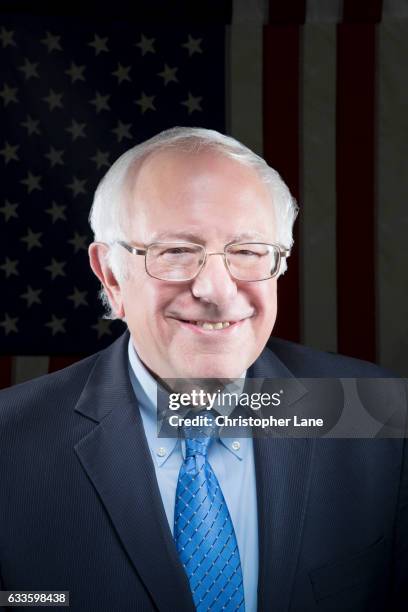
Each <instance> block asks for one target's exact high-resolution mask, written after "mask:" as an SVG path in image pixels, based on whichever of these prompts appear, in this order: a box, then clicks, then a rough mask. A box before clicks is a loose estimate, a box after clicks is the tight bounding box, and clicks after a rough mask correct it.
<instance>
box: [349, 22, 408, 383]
mask: <svg viewBox="0 0 408 612" xmlns="http://www.w3.org/2000/svg"><path fill="white" fill-rule="evenodd" d="M407 54H408V21H405V20H401V21H389V22H385V23H383V24H382V25H381V26H380V27H379V104H378V111H379V130H378V135H379V155H378V214H377V219H378V261H377V269H378V271H379V274H378V305H379V326H378V332H379V337H378V345H379V356H380V359H379V361H380V363H381V365H384V366H386V367H389V368H391V369H392V370H394V371H395V372H396V373H399V374H401V375H403V376H407V375H408V366H407V363H408V361H407V356H408V295H407V282H408V281H407V279H408V272H407V262H408V240H407V237H408V205H407V203H408V166H407V159H408V147H407V134H408V115H407V108H408V89H407V87H406V71H407V68H406V60H405V58H406V57H407ZM361 273H362V274H364V270H362V271H361Z"/></svg>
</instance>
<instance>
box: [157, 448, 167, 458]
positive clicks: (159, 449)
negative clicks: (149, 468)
mask: <svg viewBox="0 0 408 612" xmlns="http://www.w3.org/2000/svg"><path fill="white" fill-rule="evenodd" d="M166 453H167V451H166V449H165V448H164V446H160V448H158V449H157V451H156V454H157V455H159V457H164V455H165V454H166Z"/></svg>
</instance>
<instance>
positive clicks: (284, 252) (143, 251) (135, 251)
mask: <svg viewBox="0 0 408 612" xmlns="http://www.w3.org/2000/svg"><path fill="white" fill-rule="evenodd" d="M114 244H119V245H120V246H122V247H123V248H124V249H126V251H128V252H129V253H131V254H132V255H144V261H145V271H146V274H147V275H148V276H150V278H155V279H156V280H161V281H164V282H168V283H187V282H190V281H192V280H194V279H195V278H197V276H198V275H199V274H200V272H201V271H202V270H203V268H204V266H205V264H206V263H207V259H208V257H210V256H211V255H222V257H223V259H224V265H225V267H226V269H227V271H228V273H229V275H230V276H231V278H233V279H234V280H237V281H239V282H242V283H259V282H261V281H264V280H270V279H271V278H275V277H276V276H277V275H278V274H279V269H280V265H281V261H282V259H283V258H285V259H286V258H288V257H290V254H291V250H290V249H285V248H284V247H281V246H280V245H278V244H273V243H270V242H257V241H249V242H229V243H228V244H226V245H225V246H224V250H223V251H213V252H211V253H209V252H208V251H207V249H206V247H205V246H204V245H202V244H197V243H196V242H185V241H180V242H178V241H174V242H152V243H151V244H149V245H147V247H146V248H141V247H138V246H133V245H131V244H129V243H127V242H125V241H124V240H115V241H114V242H113V243H111V245H110V246H112V245H114ZM165 244H176V245H183V244H191V245H193V246H197V247H200V249H203V250H204V259H203V261H202V263H201V265H200V267H199V269H198V270H197V272H196V273H195V274H194V276H192V277H191V278H187V279H164V278H159V277H157V276H153V274H151V273H150V272H149V270H148V269H147V252H148V250H149V248H150V247H152V246H160V245H165ZM241 244H261V245H265V246H271V247H274V248H275V249H277V251H278V256H279V259H278V263H277V266H276V272H275V273H274V274H272V275H271V276H268V277H267V278H260V279H257V280H243V279H240V278H237V277H236V276H234V274H233V273H232V272H231V270H230V268H229V264H228V261H227V253H226V252H225V249H226V248H228V247H230V246H238V245H241Z"/></svg>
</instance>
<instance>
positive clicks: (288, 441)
mask: <svg viewBox="0 0 408 612" xmlns="http://www.w3.org/2000/svg"><path fill="white" fill-rule="evenodd" d="M249 376H250V377H252V378H263V377H265V378H269V379H271V378H275V377H276V378H291V379H292V381H293V385H291V389H292V392H293V395H292V398H291V399H292V401H296V400H298V401H300V402H301V401H302V400H301V398H302V396H303V395H305V394H306V393H307V390H306V389H305V388H304V387H303V386H302V385H301V383H300V382H297V381H295V380H294V378H293V375H292V374H291V372H290V371H289V370H288V369H287V368H286V366H285V365H284V364H283V363H282V362H281V361H280V360H279V359H278V358H277V357H276V355H274V353H272V352H271V351H270V350H269V349H266V350H265V351H264V352H263V353H262V355H261V357H260V358H259V359H258V360H257V361H256V362H255V364H254V365H253V366H252V368H251V369H250V371H249ZM313 448H314V441H313V440H311V439H300V438H297V439H295V438H271V437H263V438H255V439H254V457H255V473H256V484H257V502H258V525H259V528H258V531H259V579H258V611H259V612H270V611H274V612H275V611H277V612H283V611H286V610H288V609H289V605H290V598H291V591H292V587H293V582H294V578H295V573H296V566H297V560H298V556H299V551H300V544H301V537H302V529H303V519H304V515H305V510H306V503H307V497H308V491H309V486H310V475H311V462H312V454H313Z"/></svg>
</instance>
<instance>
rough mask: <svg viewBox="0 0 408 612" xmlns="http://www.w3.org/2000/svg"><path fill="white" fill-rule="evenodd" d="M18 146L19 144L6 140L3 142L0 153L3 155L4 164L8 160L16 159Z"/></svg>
mask: <svg viewBox="0 0 408 612" xmlns="http://www.w3.org/2000/svg"><path fill="white" fill-rule="evenodd" d="M19 148H20V145H11V144H9V143H8V142H7V140H6V142H5V143H4V148H3V149H1V150H0V155H3V157H4V162H5V163H6V164H8V163H9V161H12V160H13V161H18V155H17V150H18V149H19Z"/></svg>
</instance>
